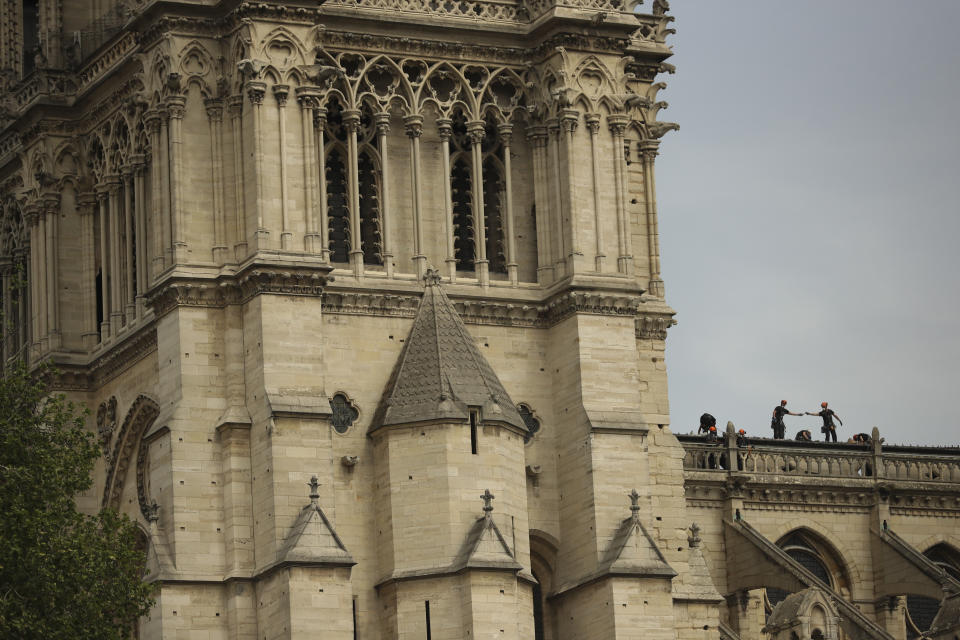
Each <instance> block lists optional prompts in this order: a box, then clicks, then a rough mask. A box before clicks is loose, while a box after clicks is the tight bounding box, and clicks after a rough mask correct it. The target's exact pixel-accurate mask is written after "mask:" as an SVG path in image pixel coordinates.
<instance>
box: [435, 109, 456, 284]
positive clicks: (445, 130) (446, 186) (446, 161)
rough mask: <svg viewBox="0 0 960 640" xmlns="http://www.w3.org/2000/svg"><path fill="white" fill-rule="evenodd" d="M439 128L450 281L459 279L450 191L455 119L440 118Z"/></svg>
mask: <svg viewBox="0 0 960 640" xmlns="http://www.w3.org/2000/svg"><path fill="white" fill-rule="evenodd" d="M437 130H438V131H439V133H440V156H441V161H442V166H443V214H444V215H443V219H444V223H445V224H446V227H447V229H446V231H447V233H446V236H447V258H446V263H447V275H448V276H449V277H450V282H456V281H457V255H456V247H455V245H454V239H453V196H452V195H451V193H450V136H452V135H453V121H452V120H450V118H439V119H438V120H437Z"/></svg>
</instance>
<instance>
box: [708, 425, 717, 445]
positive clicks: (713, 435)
mask: <svg viewBox="0 0 960 640" xmlns="http://www.w3.org/2000/svg"><path fill="white" fill-rule="evenodd" d="M707 442H717V428H716V427H707Z"/></svg>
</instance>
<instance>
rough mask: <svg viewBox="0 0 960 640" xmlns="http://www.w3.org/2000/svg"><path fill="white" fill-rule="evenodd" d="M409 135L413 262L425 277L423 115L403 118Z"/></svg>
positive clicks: (418, 272) (421, 276) (418, 271)
mask: <svg viewBox="0 0 960 640" xmlns="http://www.w3.org/2000/svg"><path fill="white" fill-rule="evenodd" d="M403 126H404V128H405V130H406V134H407V137H408V138H410V196H411V202H412V208H413V262H414V266H415V268H416V274H417V279H418V280H419V279H421V278H423V274H424V273H426V269H427V256H425V255H424V253H423V188H422V185H421V182H422V180H421V177H420V176H421V173H422V171H421V169H420V136H421V135H422V134H423V116H421V115H409V116H407V117H405V118H404V119H403Z"/></svg>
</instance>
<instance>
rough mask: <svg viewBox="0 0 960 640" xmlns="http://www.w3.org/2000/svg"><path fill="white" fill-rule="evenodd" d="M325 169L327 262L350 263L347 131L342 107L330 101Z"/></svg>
mask: <svg viewBox="0 0 960 640" xmlns="http://www.w3.org/2000/svg"><path fill="white" fill-rule="evenodd" d="M326 137H327V140H328V143H327V148H326V149H324V154H325V157H326V162H325V167H326V175H325V176H324V179H325V180H326V181H327V202H326V206H327V224H328V225H329V227H328V242H329V247H328V249H330V260H331V261H332V262H349V261H350V208H349V202H348V198H349V196H348V188H349V184H348V182H347V149H346V143H347V130H346V128H345V127H344V126H343V106H342V105H341V104H340V102H339V101H338V100H337V99H336V98H333V99H331V100H330V103H329V105H328V106H327V123H326Z"/></svg>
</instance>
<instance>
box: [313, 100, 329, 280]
mask: <svg viewBox="0 0 960 640" xmlns="http://www.w3.org/2000/svg"><path fill="white" fill-rule="evenodd" d="M326 126H327V110H326V109H325V108H324V107H320V106H318V107H317V108H316V109H315V110H314V112H313V131H314V135H315V136H316V148H317V156H316V157H317V171H316V173H317V175H318V176H319V186H320V190H319V194H318V196H317V200H318V202H317V209H318V210H319V214H318V216H317V224H318V225H319V227H320V259H321V260H323V261H324V262H330V239H329V237H328V236H329V233H330V229H329V225H328V222H327V152H326V142H325V141H324V136H323V133H324V128H325V127H326Z"/></svg>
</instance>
